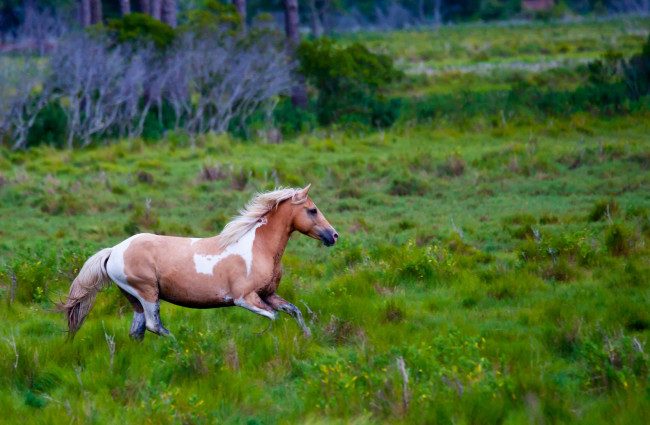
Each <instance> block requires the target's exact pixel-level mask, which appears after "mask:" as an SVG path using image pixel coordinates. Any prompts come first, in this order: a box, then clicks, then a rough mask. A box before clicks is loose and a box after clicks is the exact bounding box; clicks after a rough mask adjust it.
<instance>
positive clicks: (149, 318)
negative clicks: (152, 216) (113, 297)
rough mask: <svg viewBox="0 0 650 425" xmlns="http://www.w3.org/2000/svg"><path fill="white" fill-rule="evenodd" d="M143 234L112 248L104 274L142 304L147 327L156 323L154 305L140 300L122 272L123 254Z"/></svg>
mask: <svg viewBox="0 0 650 425" xmlns="http://www.w3.org/2000/svg"><path fill="white" fill-rule="evenodd" d="M144 234H147V233H140V234H138V235H134V236H131V237H130V238H128V239H127V240H125V241H122V242H120V243H119V244H117V245H115V246H114V247H113V248H112V250H111V256H110V257H108V260H107V261H106V273H107V274H108V277H110V278H111V280H112V281H113V282H115V284H116V285H117V286H119V287H120V288H122V289H123V290H124V291H125V292H127V293H129V294H131V295H133V296H134V297H135V298H136V299H137V300H138V301H140V304H142V308H143V309H144V317H145V320H146V322H147V325H149V324H152V323H157V322H156V321H155V314H156V313H155V311H156V308H155V307H156V303H151V302H149V301H146V300H145V299H144V298H142V296H141V295H140V294H139V293H138V291H136V289H135V288H134V287H132V286H131V285H129V283H128V281H127V277H126V273H125V272H124V267H125V266H124V253H125V252H126V250H127V249H128V248H129V245H131V242H132V241H133V240H134V239H135V238H137V237H139V236H142V235H144Z"/></svg>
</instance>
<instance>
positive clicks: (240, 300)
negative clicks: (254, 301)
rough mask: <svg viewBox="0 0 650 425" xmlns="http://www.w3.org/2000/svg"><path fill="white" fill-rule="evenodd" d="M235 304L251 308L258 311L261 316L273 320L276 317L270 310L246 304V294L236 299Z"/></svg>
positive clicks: (255, 311) (247, 308)
mask: <svg viewBox="0 0 650 425" xmlns="http://www.w3.org/2000/svg"><path fill="white" fill-rule="evenodd" d="M235 305H236V306H237V307H243V308H245V309H246V310H250V311H252V312H253V313H257V314H259V315H260V316H264V317H268V318H269V319H271V320H275V319H276V314H273V313H271V312H270V311H266V310H263V309H261V308H259V307H255V306H252V305H248V304H246V301H244V296H243V295H242V296H241V297H239V298H237V299H236V300H235Z"/></svg>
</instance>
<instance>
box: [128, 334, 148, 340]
mask: <svg viewBox="0 0 650 425" xmlns="http://www.w3.org/2000/svg"><path fill="white" fill-rule="evenodd" d="M129 336H130V337H131V339H132V340H134V341H137V342H142V341H144V332H142V333H133V334H129Z"/></svg>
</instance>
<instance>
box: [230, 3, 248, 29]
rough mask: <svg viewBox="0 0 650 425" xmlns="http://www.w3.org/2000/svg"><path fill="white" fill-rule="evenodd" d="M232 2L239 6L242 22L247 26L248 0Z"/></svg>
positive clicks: (238, 10)
mask: <svg viewBox="0 0 650 425" xmlns="http://www.w3.org/2000/svg"><path fill="white" fill-rule="evenodd" d="M232 4H234V5H235V7H236V8H237V12H238V13H239V16H241V20H242V23H243V24H244V27H246V0H232Z"/></svg>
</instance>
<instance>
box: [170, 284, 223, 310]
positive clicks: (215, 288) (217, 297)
mask: <svg viewBox="0 0 650 425" xmlns="http://www.w3.org/2000/svg"><path fill="white" fill-rule="evenodd" d="M160 299H163V300H165V301H168V302H170V303H172V304H176V305H180V306H183V307H192V308H216V307H227V306H231V305H234V304H233V297H232V296H231V295H230V294H229V293H228V291H226V290H225V288H223V287H221V286H220V285H215V283H214V282H210V283H203V282H201V283H198V282H195V283H193V284H191V283H190V284H188V282H173V281H165V280H164V279H161V281H160Z"/></svg>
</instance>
